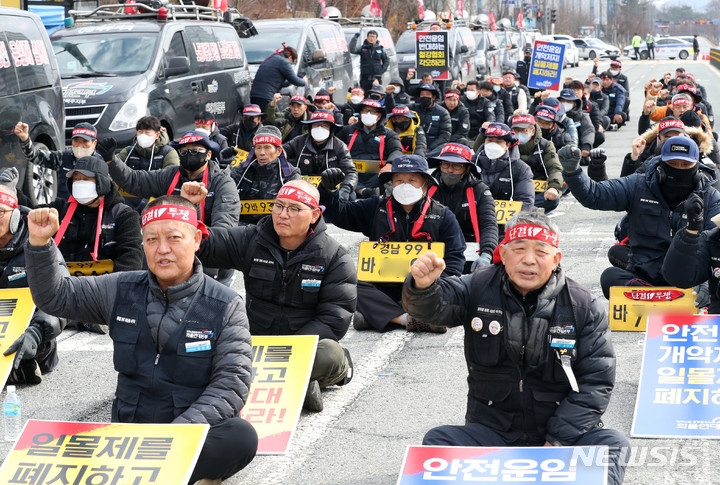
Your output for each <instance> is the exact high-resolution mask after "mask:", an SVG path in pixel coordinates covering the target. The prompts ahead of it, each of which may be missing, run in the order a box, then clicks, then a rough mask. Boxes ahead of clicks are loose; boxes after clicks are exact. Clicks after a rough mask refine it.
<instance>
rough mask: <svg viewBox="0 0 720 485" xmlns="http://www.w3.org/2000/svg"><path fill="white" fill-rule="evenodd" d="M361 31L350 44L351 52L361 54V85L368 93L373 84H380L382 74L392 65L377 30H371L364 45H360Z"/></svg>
mask: <svg viewBox="0 0 720 485" xmlns="http://www.w3.org/2000/svg"><path fill="white" fill-rule="evenodd" d="M358 39H360V32H357V33H356V34H355V35H354V36H353V38H352V40H351V41H350V45H349V46H348V50H349V51H350V53H351V54H359V55H360V87H361V88H363V90H364V91H365V92H366V93H367V92H368V91H370V88H371V87H372V86H373V84H380V81H381V80H382V75H383V73H385V71H387V69H388V67H390V63H389V62H388V57H387V54H386V53H385V49H384V48H383V46H382V44H381V43H380V41H379V40H378V33H377V31H376V30H369V31H368V33H367V37H365V41H364V42H363V43H362V45H358Z"/></svg>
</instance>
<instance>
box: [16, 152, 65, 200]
mask: <svg viewBox="0 0 720 485" xmlns="http://www.w3.org/2000/svg"><path fill="white" fill-rule="evenodd" d="M34 145H35V147H36V148H37V149H38V150H44V151H49V150H50V149H49V148H48V147H47V146H46V145H45V144H44V143H40V142H38V143H34ZM22 191H23V193H24V194H25V195H26V196H27V197H28V198H29V199H30V202H31V203H32V204H33V205H39V204H49V203H50V202H52V201H53V200H55V194H56V193H57V173H56V172H55V170H51V169H49V168H45V167H40V166H38V165H34V164H32V163H30V162H28V163H27V167H25V181H24V182H23V186H22Z"/></svg>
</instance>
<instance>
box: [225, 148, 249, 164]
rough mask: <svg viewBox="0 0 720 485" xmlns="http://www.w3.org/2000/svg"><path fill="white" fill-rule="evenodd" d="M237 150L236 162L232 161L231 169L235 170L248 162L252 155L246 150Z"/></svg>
mask: <svg viewBox="0 0 720 485" xmlns="http://www.w3.org/2000/svg"><path fill="white" fill-rule="evenodd" d="M235 150H237V155H235V160H233V161H232V163H231V164H230V166H231V167H233V168H235V167H237V166H238V165H240V164H241V163H243V162H244V161H245V160H247V157H248V155H250V152H246V151H245V150H240V149H239V148H237V147H236V148H235Z"/></svg>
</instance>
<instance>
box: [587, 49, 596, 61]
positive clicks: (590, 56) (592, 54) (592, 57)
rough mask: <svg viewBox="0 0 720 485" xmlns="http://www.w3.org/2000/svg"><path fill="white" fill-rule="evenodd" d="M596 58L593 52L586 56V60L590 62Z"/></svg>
mask: <svg viewBox="0 0 720 485" xmlns="http://www.w3.org/2000/svg"><path fill="white" fill-rule="evenodd" d="M596 57H597V54H595V51H590V54H588V59H590V60H591V61H592V60H593V59H595V58H596Z"/></svg>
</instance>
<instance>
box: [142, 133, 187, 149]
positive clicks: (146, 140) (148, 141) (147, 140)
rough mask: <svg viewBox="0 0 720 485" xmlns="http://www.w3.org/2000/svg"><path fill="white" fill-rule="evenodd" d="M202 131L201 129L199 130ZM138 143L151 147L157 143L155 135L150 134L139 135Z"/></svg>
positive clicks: (144, 146) (143, 146)
mask: <svg viewBox="0 0 720 485" xmlns="http://www.w3.org/2000/svg"><path fill="white" fill-rule="evenodd" d="M198 131H200V130H198ZM137 143H138V145H140V147H141V148H150V147H151V146H153V144H154V143H155V137H154V136H150V135H145V134H142V135H138V136H137Z"/></svg>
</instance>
